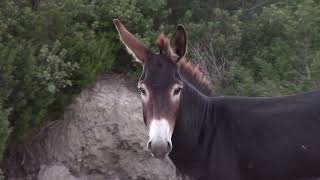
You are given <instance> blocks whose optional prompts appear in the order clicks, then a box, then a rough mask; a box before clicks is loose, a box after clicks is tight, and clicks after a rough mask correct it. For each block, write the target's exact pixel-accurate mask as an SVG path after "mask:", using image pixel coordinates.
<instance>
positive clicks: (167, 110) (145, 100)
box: [114, 20, 187, 158]
mask: <svg viewBox="0 0 320 180" xmlns="http://www.w3.org/2000/svg"><path fill="white" fill-rule="evenodd" d="M114 24H115V26H116V28H117V30H118V33H119V36H120V39H121V41H122V43H123V44H124V45H125V46H126V48H127V50H128V51H129V53H131V54H132V55H133V57H134V58H135V59H136V60H137V61H138V62H140V63H141V64H142V66H143V72H142V75H141V77H140V80H139V83H138V88H139V90H140V92H141V98H142V107H143V120H144V122H145V124H146V126H147V127H148V129H149V141H148V144H147V146H148V149H149V150H150V151H151V153H152V154H153V155H154V156H155V157H156V158H163V157H165V156H166V155H167V154H169V152H170V151H171V149H172V143H171V136H172V133H173V129H174V125H175V121H176V118H177V113H178V110H179V104H180V93H181V89H182V88H183V83H182V81H181V78H180V75H179V73H178V66H179V63H178V62H179V61H180V60H181V59H183V58H185V55H186V51H187V38H186V33H185V30H184V28H183V26H181V25H178V27H177V29H176V32H175V33H174V34H173V35H172V37H171V38H170V40H169V39H167V38H166V37H164V36H163V35H162V34H161V35H160V36H159V37H158V40H157V42H156V43H157V45H158V47H159V49H160V52H159V53H153V52H151V51H150V50H149V49H148V48H146V47H145V46H144V44H143V43H141V42H140V41H139V40H138V39H136V38H135V37H134V36H133V35H132V34H131V33H130V32H129V31H127V29H126V28H125V27H124V26H123V25H122V24H121V23H120V21H119V20H114Z"/></svg>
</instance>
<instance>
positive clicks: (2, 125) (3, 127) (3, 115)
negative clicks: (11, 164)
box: [0, 104, 10, 159]
mask: <svg viewBox="0 0 320 180" xmlns="http://www.w3.org/2000/svg"><path fill="white" fill-rule="evenodd" d="M9 112H10V109H3V108H2V106H1V104H0V159H2V153H3V151H4V149H5V148H4V147H5V146H4V144H5V143H6V141H7V138H8V136H9V133H10V129H9V121H8V115H9Z"/></svg>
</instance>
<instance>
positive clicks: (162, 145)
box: [147, 141, 172, 159]
mask: <svg viewBox="0 0 320 180" xmlns="http://www.w3.org/2000/svg"><path fill="white" fill-rule="evenodd" d="M147 146H148V149H149V151H150V152H151V154H152V155H153V156H154V157H155V158H157V159H163V158H165V157H166V156H167V155H168V154H169V153H170V152H171V150H172V143H171V142H170V141H154V142H152V141H149V142H148V145H147Z"/></svg>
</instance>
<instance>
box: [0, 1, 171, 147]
mask: <svg viewBox="0 0 320 180" xmlns="http://www.w3.org/2000/svg"><path fill="white" fill-rule="evenodd" d="M150 4H152V6H150ZM165 4H166V1H164V0H157V1H148V4H145V1H142V0H134V1H131V0H111V1H95V0H92V1H91V0H90V1H89V0H49V1H40V3H39V4H38V6H36V7H33V6H31V2H30V1H12V0H2V1H0V86H1V89H0V104H1V105H2V107H1V108H0V125H1V129H0V153H1V150H2V149H3V148H4V142H5V139H6V137H7V136H8V133H9V128H8V121H9V122H10V125H11V126H12V133H11V135H12V136H11V137H12V139H13V140H24V139H25V138H28V137H29V135H30V134H32V133H33V132H34V131H37V129H38V128H40V127H41V126H42V125H43V124H44V123H45V122H46V121H48V120H50V119H54V118H56V117H57V116H59V114H61V110H63V108H64V107H65V106H66V105H68V104H69V102H70V100H71V99H72V98H73V97H74V96H75V95H77V93H79V92H81V90H82V89H83V88H85V87H87V86H88V85H90V84H92V83H93V82H94V81H95V79H96V77H97V76H98V75H99V74H100V73H103V72H111V71H113V72H132V74H135V71H138V70H139V68H138V67H137V66H136V65H134V63H131V57H130V56H129V55H127V54H126V53H124V47H123V46H122V45H121V44H120V43H119V40H118V36H117V33H116V31H115V28H114V25H113V22H112V19H113V18H120V19H121V20H123V22H124V23H126V25H127V27H128V28H130V30H132V31H133V32H142V33H143V34H136V35H137V36H138V37H140V38H141V39H143V41H144V42H145V43H146V44H151V42H153V40H154V36H155V34H156V30H155V29H154V27H156V26H159V25H160V22H161V18H154V17H152V16H149V15H150V14H157V15H159V17H162V18H165V17H166V15H167V14H168V12H169V11H166V10H165V9H164V6H165ZM156 23H158V24H156ZM122 54H126V55H122ZM116 59H118V60H117V61H116ZM115 62H117V63H115ZM129 62H130V63H129ZM121 64H129V65H128V66H126V67H125V68H124V67H123V66H121ZM128 68H129V69H128ZM7 109H10V111H9V110H7Z"/></svg>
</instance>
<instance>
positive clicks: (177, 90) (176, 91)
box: [173, 87, 182, 96]
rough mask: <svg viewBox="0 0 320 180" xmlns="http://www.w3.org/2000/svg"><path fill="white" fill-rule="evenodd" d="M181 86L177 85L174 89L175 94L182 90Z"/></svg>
mask: <svg viewBox="0 0 320 180" xmlns="http://www.w3.org/2000/svg"><path fill="white" fill-rule="evenodd" d="M181 89H182V88H181V87H177V88H176V89H175V90H174V91H173V95H174V96H176V95H178V94H179V93H180V92H181Z"/></svg>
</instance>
